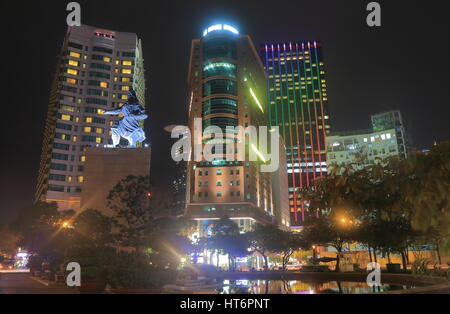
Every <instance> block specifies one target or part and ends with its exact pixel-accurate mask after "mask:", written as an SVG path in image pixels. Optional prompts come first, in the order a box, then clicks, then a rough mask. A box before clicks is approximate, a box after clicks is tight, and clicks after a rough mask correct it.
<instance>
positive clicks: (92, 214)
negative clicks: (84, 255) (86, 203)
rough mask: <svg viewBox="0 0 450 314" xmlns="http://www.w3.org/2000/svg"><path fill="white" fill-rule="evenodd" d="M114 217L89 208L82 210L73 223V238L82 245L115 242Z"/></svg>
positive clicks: (104, 244)
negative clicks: (113, 232) (113, 231)
mask: <svg viewBox="0 0 450 314" xmlns="http://www.w3.org/2000/svg"><path fill="white" fill-rule="evenodd" d="M112 225H113V219H112V218H111V217H107V216H105V215H103V214H102V213H101V212H99V211H97V210H94V209H88V210H85V211H83V212H81V213H80V214H79V215H78V216H77V217H76V218H75V221H74V223H73V227H74V229H73V240H74V242H76V243H77V244H78V245H81V246H93V247H104V246H107V245H110V244H113V243H114V236H113V234H112Z"/></svg>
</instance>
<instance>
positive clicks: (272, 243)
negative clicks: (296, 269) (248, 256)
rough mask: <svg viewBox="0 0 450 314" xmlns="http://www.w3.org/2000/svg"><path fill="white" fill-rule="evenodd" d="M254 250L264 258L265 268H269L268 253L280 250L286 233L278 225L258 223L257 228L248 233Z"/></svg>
mask: <svg viewBox="0 0 450 314" xmlns="http://www.w3.org/2000/svg"><path fill="white" fill-rule="evenodd" d="M248 236H249V239H250V245H251V247H250V248H251V249H252V250H253V252H258V253H259V254H260V255H261V256H262V257H263V259H264V268H265V269H268V268H269V261H268V258H267V254H268V253H274V252H277V251H280V249H281V247H282V243H283V240H285V239H284V238H283V236H284V234H283V233H282V231H281V230H280V229H278V227H277V226H275V225H272V224H269V225H265V226H264V225H260V224H257V225H256V227H255V230H254V231H252V232H250V233H249V234H248Z"/></svg>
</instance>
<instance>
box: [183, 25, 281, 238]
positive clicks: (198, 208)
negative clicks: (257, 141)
mask: <svg viewBox="0 0 450 314" xmlns="http://www.w3.org/2000/svg"><path fill="white" fill-rule="evenodd" d="M188 80H189V82H188V83H189V89H190V110H189V127H190V129H191V130H192V132H194V131H205V132H204V134H203V135H202V136H197V137H196V136H194V135H193V136H192V143H193V144H199V145H200V146H202V145H204V144H206V143H208V142H211V141H217V139H214V138H213V137H212V135H211V134H209V133H208V130H206V128H208V127H210V126H218V127H219V128H221V129H222V131H223V133H224V140H223V141H221V142H220V144H223V145H225V144H226V143H228V142H232V143H236V142H237V141H238V137H237V134H236V133H234V132H231V133H230V132H226V127H236V126H242V127H244V128H246V127H249V126H256V127H258V126H266V125H267V105H266V101H265V98H266V77H265V72H264V66H263V64H262V62H261V59H260V57H259V55H258V52H257V50H256V49H255V47H254V45H253V42H252V40H251V39H250V37H249V36H247V35H240V34H239V33H238V31H237V30H236V29H234V28H233V27H230V26H228V25H215V26H212V27H210V28H208V29H207V30H206V31H205V32H204V36H203V37H202V38H200V39H195V40H193V42H192V48H191V58H190V67H189V79H188ZM196 118H197V119H201V121H202V129H201V130H198V129H196V125H195V124H194V120H195V119H196ZM215 143H218V142H215ZM225 149H226V148H225ZM248 149H249V147H248V146H247V150H248ZM224 152H225V153H226V154H227V156H230V155H231V156H233V160H237V153H236V152H235V151H233V150H231V151H226V150H225V151H224ZM191 153H192V160H194V152H191ZM227 160H228V158H227ZM227 160H220V159H218V160H214V161H212V162H208V161H206V160H205V159H203V160H202V161H192V162H190V163H189V164H188V171H187V183H188V184H187V207H186V209H187V215H188V216H189V217H191V218H192V219H195V220H197V221H198V227H199V233H200V236H204V235H207V234H208V232H209V230H210V227H211V226H212V224H211V221H213V220H217V219H220V218H222V217H223V216H229V217H230V218H231V219H233V220H235V221H236V222H237V223H238V224H239V226H240V227H241V229H242V230H244V231H246V230H250V229H251V228H252V227H253V225H254V224H255V223H256V222H259V223H263V224H265V223H271V222H272V221H273V218H274V215H275V211H274V206H273V200H272V187H271V175H270V173H262V172H261V171H260V162H249V161H245V162H244V161H227ZM247 160H248V159H247Z"/></svg>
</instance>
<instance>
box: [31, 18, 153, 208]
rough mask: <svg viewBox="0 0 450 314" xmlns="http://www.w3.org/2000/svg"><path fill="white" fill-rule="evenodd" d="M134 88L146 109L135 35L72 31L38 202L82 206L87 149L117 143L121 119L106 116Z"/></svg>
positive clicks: (50, 116)
mask: <svg viewBox="0 0 450 314" xmlns="http://www.w3.org/2000/svg"><path fill="white" fill-rule="evenodd" d="M131 88H133V89H134V90H135V91H136V93H137V97H138V99H139V101H140V103H141V104H142V105H143V106H145V79H144V64H143V56H142V44H141V41H140V39H139V38H138V37H137V36H136V34H134V33H124V32H117V31H111V30H105V29H100V28H96V27H91V26H87V25H82V26H78V27H69V28H68V30H67V34H66V36H65V38H64V42H63V47H62V50H61V55H60V57H59V59H58V64H57V66H56V74H55V76H54V80H53V84H52V88H51V93H50V99H49V105H48V113H47V121H46V125H45V131H44V139H43V145H42V157H41V163H40V169H39V176H38V183H37V189H36V194H35V200H36V201H47V202H56V203H57V204H58V206H59V209H60V210H67V209H73V210H78V209H79V208H80V196H81V191H82V188H83V183H84V181H85V180H84V170H85V169H84V168H85V162H86V149H87V148H88V147H104V146H106V145H109V144H112V142H111V134H110V133H111V132H110V127H111V126H112V125H113V121H115V120H116V119H117V118H115V117H112V116H106V115H103V114H101V113H102V111H103V110H112V109H116V108H117V107H120V106H122V105H123V104H124V103H125V102H126V101H127V92H128V91H129V90H130V89H131Z"/></svg>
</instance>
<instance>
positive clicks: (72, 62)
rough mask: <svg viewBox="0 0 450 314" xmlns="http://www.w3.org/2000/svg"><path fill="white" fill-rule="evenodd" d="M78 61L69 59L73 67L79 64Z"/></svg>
mask: <svg viewBox="0 0 450 314" xmlns="http://www.w3.org/2000/svg"><path fill="white" fill-rule="evenodd" d="M78 64H79V63H78V61H75V60H69V65H71V66H73V67H77V66H78Z"/></svg>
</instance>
